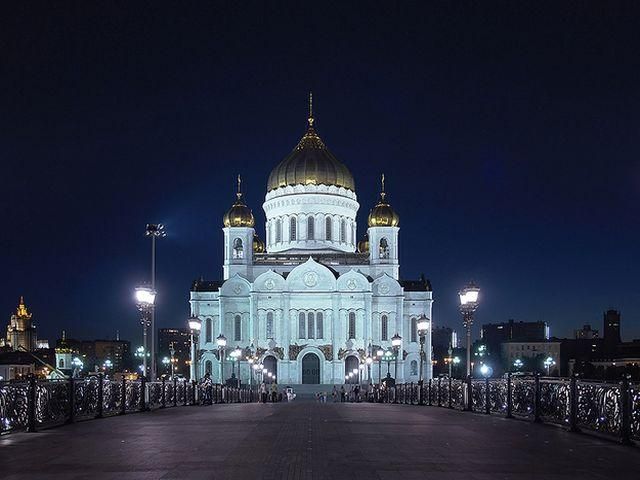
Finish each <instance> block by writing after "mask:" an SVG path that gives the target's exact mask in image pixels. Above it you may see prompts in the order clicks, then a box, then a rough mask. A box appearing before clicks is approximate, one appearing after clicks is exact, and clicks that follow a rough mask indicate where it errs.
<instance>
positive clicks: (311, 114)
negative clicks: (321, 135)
mask: <svg viewBox="0 0 640 480" xmlns="http://www.w3.org/2000/svg"><path fill="white" fill-rule="evenodd" d="M307 121H308V122H309V127H310V128H313V92H309V118H308V119H307Z"/></svg>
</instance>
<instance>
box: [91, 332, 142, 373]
mask: <svg viewBox="0 0 640 480" xmlns="http://www.w3.org/2000/svg"><path fill="white" fill-rule="evenodd" d="M93 343H94V355H95V364H96V365H97V366H98V368H100V367H102V366H103V365H104V363H105V362H106V361H107V360H110V361H111V365H112V366H111V370H112V371H113V372H122V371H123V370H129V369H131V367H132V361H131V344H130V342H128V341H126V340H96V341H94V342H93Z"/></svg>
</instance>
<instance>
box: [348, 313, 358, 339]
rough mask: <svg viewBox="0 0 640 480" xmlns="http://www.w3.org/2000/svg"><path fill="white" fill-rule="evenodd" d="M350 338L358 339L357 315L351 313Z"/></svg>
mask: <svg viewBox="0 0 640 480" xmlns="http://www.w3.org/2000/svg"><path fill="white" fill-rule="evenodd" d="M349 338H356V314H355V312H349Z"/></svg>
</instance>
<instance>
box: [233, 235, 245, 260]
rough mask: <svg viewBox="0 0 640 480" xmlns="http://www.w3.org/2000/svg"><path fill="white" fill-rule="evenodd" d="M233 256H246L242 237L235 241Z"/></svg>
mask: <svg viewBox="0 0 640 480" xmlns="http://www.w3.org/2000/svg"><path fill="white" fill-rule="evenodd" d="M233 258H244V248H242V239H241V238H236V239H235V240H234V241H233Z"/></svg>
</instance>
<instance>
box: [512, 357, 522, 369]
mask: <svg viewBox="0 0 640 480" xmlns="http://www.w3.org/2000/svg"><path fill="white" fill-rule="evenodd" d="M523 365H524V363H522V360H520V359H519V358H516V359H515V360H514V361H513V366H514V367H515V369H516V371H520V369H521V368H522V366H523Z"/></svg>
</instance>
